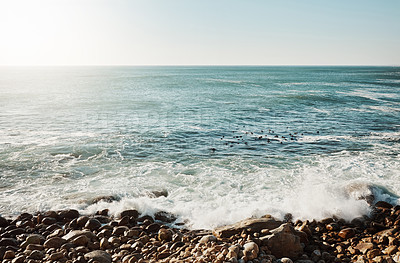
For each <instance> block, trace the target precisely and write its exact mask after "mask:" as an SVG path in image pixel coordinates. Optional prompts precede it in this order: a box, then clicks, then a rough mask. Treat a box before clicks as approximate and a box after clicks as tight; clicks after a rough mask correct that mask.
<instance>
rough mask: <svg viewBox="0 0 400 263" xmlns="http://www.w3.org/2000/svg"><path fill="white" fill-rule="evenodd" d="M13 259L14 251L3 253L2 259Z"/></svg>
mask: <svg viewBox="0 0 400 263" xmlns="http://www.w3.org/2000/svg"><path fill="white" fill-rule="evenodd" d="M13 258H15V252H14V251H12V250H7V251H6V252H5V253H4V256H3V259H13Z"/></svg>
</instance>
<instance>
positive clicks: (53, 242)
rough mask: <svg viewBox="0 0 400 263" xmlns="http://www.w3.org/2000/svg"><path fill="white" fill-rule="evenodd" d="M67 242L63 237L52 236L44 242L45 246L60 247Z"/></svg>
mask: <svg viewBox="0 0 400 263" xmlns="http://www.w3.org/2000/svg"><path fill="white" fill-rule="evenodd" d="M65 242H66V240H65V239H62V238H61V237H52V238H50V239H48V240H46V242H44V247H45V248H60V247H61V246H62V245H63V244H64V243H65Z"/></svg>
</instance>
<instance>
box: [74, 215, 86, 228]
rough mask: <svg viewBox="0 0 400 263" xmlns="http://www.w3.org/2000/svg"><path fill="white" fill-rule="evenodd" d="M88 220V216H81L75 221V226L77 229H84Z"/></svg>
mask: <svg viewBox="0 0 400 263" xmlns="http://www.w3.org/2000/svg"><path fill="white" fill-rule="evenodd" d="M88 220H89V217H88V216H81V217H79V218H78V219H76V224H77V225H78V227H84V226H85V224H86V223H87V221H88Z"/></svg>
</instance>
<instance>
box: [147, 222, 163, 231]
mask: <svg viewBox="0 0 400 263" xmlns="http://www.w3.org/2000/svg"><path fill="white" fill-rule="evenodd" d="M160 227H161V226H160V224H157V223H153V224H150V225H148V226H146V227H145V229H144V230H145V231H146V232H150V233H155V232H157V231H158V230H160Z"/></svg>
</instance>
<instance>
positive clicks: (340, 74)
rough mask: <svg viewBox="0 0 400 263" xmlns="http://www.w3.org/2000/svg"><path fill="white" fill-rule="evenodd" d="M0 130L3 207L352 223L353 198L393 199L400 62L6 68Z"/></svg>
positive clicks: (363, 207) (357, 210) (206, 219)
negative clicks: (154, 195)
mask: <svg viewBox="0 0 400 263" xmlns="http://www.w3.org/2000/svg"><path fill="white" fill-rule="evenodd" d="M0 125H1V126H0V127H1V130H0V189H1V192H0V214H3V215H14V214H17V213H20V212H23V211H28V212H34V211H37V210H48V209H62V208H65V207H74V208H77V209H80V210H81V211H82V212H83V213H85V212H86V213H90V212H93V211H95V210H97V209H101V208H105V207H107V208H110V210H111V212H113V213H118V211H120V210H122V209H126V208H136V209H139V210H140V211H141V212H143V213H148V214H152V213H154V212H155V211H157V210H167V211H169V212H172V213H174V214H176V215H178V216H179V220H187V221H189V222H190V224H191V225H192V226H193V227H213V226H216V225H220V224H225V223H231V222H234V221H237V220H240V219H242V218H245V217H248V216H253V215H256V216H259V215H263V214H266V213H270V214H273V215H275V216H278V217H281V216H283V215H284V214H285V213H287V212H291V213H292V214H293V215H294V216H295V217H299V218H322V217H325V216H329V215H333V214H336V215H340V216H343V217H345V218H347V219H350V218H352V217H355V216H358V215H361V214H366V213H368V211H369V210H368V205H367V204H366V202H365V201H363V200H358V197H359V196H360V195H362V194H366V193H367V192H368V191H372V192H373V193H374V194H375V195H376V197H377V199H385V200H388V201H391V202H393V203H396V202H397V197H396V194H400V183H399V182H398V178H399V176H400V157H399V153H400V147H399V142H400V68H399V67H55V68H46V67H35V68H22V67H21V68H19V67H3V68H0ZM354 186H357V187H354ZM349 189H353V190H354V189H357V191H353V190H349ZM160 190H167V191H168V193H169V195H168V196H167V197H160V198H150V197H149V192H151V191H160ZM389 193H390V194H389ZM99 196H114V197H115V198H116V199H118V201H114V202H113V203H111V204H110V203H105V202H100V203H97V204H94V205H93V204H91V201H92V200H93V199H94V198H97V197H99Z"/></svg>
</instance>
